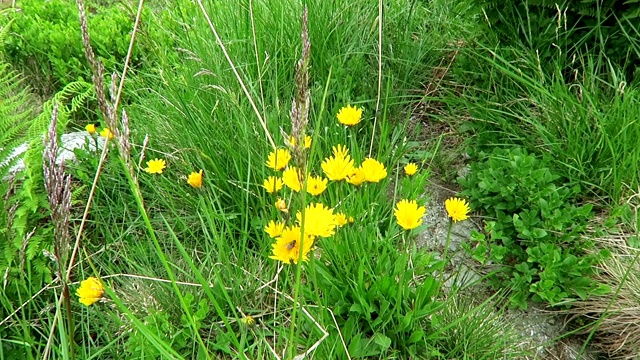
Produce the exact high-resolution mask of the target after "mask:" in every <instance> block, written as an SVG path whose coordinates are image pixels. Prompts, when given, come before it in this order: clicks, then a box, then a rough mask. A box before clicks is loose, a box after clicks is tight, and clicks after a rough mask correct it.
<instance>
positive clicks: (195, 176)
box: [187, 170, 202, 189]
mask: <svg viewBox="0 0 640 360" xmlns="http://www.w3.org/2000/svg"><path fill="white" fill-rule="evenodd" d="M187 184H189V185H191V186H193V187H194V188H196V189H197V188H200V187H202V170H200V171H198V172H192V173H191V174H189V177H188V178H187Z"/></svg>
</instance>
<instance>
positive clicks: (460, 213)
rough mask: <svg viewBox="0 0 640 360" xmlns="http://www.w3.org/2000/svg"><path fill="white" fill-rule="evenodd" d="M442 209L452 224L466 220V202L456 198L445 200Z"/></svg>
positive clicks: (467, 209)
mask: <svg viewBox="0 0 640 360" xmlns="http://www.w3.org/2000/svg"><path fill="white" fill-rule="evenodd" d="M444 207H445V208H446V209H447V214H448V215H449V217H450V218H451V220H453V222H458V221H462V220H466V219H467V214H468V213H469V204H468V203H467V200H463V199H459V198H456V197H453V198H449V199H447V200H445V202H444Z"/></svg>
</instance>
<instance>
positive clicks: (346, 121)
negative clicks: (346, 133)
mask: <svg viewBox="0 0 640 360" xmlns="http://www.w3.org/2000/svg"><path fill="white" fill-rule="evenodd" d="M336 117H337V118H338V121H339V122H340V123H341V124H343V125H347V126H353V125H356V124H357V123H359V122H360V120H362V108H359V107H356V106H353V107H352V106H351V105H347V106H346V107H343V108H342V109H340V111H339V112H338V115H337V116H336Z"/></svg>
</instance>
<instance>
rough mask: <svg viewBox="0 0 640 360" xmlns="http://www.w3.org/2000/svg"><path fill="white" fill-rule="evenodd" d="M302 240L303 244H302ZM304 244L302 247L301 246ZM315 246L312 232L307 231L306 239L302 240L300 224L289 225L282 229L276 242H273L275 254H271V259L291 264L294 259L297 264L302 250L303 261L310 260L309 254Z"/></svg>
mask: <svg viewBox="0 0 640 360" xmlns="http://www.w3.org/2000/svg"><path fill="white" fill-rule="evenodd" d="M301 242H302V244H300V243H301ZM301 245H302V249H301V248H300V247H301ZM312 246H313V237H312V236H311V234H308V233H306V234H305V236H304V240H302V236H301V231H300V227H299V226H293V227H288V228H286V229H284V231H282V235H280V236H279V237H278V238H277V239H276V242H275V244H272V245H271V247H272V248H273V255H271V256H269V258H270V259H273V260H278V261H282V262H283V263H285V264H290V263H291V261H293V262H294V263H295V264H297V263H298V259H300V252H301V251H302V261H307V260H309V257H308V256H307V254H309V251H311V247H312Z"/></svg>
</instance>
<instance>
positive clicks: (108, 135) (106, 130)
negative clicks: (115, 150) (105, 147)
mask: <svg viewBox="0 0 640 360" xmlns="http://www.w3.org/2000/svg"><path fill="white" fill-rule="evenodd" d="M100 136H102V137H103V138H107V139H113V133H112V132H111V130H109V128H104V129H102V131H100Z"/></svg>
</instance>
